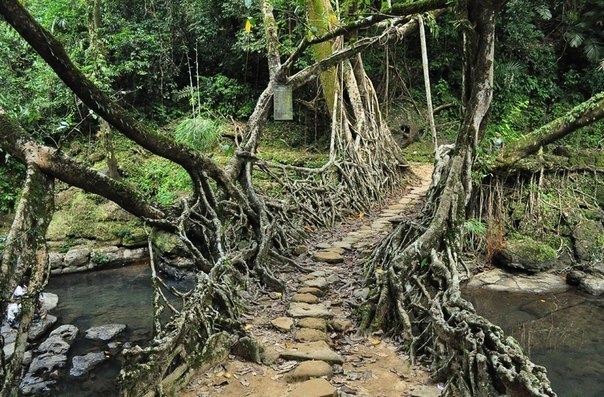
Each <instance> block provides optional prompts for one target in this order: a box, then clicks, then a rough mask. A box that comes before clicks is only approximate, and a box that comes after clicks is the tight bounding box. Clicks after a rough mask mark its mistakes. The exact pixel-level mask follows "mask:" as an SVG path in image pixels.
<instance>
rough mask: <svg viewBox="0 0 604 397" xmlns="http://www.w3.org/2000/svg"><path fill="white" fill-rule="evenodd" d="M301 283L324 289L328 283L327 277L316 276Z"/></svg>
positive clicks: (305, 285)
mask: <svg viewBox="0 0 604 397" xmlns="http://www.w3.org/2000/svg"><path fill="white" fill-rule="evenodd" d="M302 285H303V286H304V287H315V288H319V289H325V288H326V287H327V286H328V285H329V283H328V282H327V279H326V278H325V277H317V278H311V279H310V280H305V281H303V282H302Z"/></svg>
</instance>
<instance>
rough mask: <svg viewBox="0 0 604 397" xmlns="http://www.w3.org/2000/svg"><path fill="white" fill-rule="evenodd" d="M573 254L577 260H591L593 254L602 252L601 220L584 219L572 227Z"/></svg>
mask: <svg viewBox="0 0 604 397" xmlns="http://www.w3.org/2000/svg"><path fill="white" fill-rule="evenodd" d="M572 233H573V242H574V249H575V255H576V257H577V259H578V260H579V261H586V262H588V261H591V260H592V259H593V258H594V256H596V255H598V254H601V253H604V246H603V245H602V241H604V226H602V223H601V222H596V221H594V220H591V219H585V220H582V221H581V222H578V223H577V224H576V225H575V226H574V228H573V231H572Z"/></svg>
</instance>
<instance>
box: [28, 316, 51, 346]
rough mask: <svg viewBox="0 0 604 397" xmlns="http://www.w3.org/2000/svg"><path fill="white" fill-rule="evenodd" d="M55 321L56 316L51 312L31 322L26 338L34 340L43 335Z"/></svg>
mask: <svg viewBox="0 0 604 397" xmlns="http://www.w3.org/2000/svg"><path fill="white" fill-rule="evenodd" d="M56 322H57V318H56V317H55V316H53V315H51V314H47V315H46V317H45V318H41V319H40V320H38V321H34V322H33V323H31V327H29V333H28V334H27V339H28V340H30V341H34V340H36V339H38V338H39V337H41V336H42V335H44V334H45V333H46V331H48V330H49V329H50V328H52V326H53V325H54V324H55V323H56Z"/></svg>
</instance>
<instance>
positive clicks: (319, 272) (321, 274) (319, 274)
mask: <svg viewBox="0 0 604 397" xmlns="http://www.w3.org/2000/svg"><path fill="white" fill-rule="evenodd" d="M309 276H312V277H325V272H324V271H323V270H315V271H314V272H312V273H310V274H309Z"/></svg>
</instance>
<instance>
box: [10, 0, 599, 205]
mask: <svg viewBox="0 0 604 397" xmlns="http://www.w3.org/2000/svg"><path fill="white" fill-rule="evenodd" d="M273 3H274V4H273V6H274V8H275V10H274V13H275V15H276V19H277V23H278V24H279V29H280V34H281V44H282V46H283V47H284V48H281V52H282V53H288V52H291V51H292V50H293V48H294V46H295V45H296V44H297V43H296V41H295V40H296V38H297V37H300V35H302V34H304V33H303V32H304V31H305V29H307V27H306V26H305V22H304V20H305V19H304V13H303V11H302V9H303V7H301V6H300V5H298V4H297V3H296V2H295V1H276V2H273ZM249 5H250V4H249V2H247V4H246V2H244V1H228V2H219V1H213V0H211V1H204V2H198V1H185V2H173V1H144V2H134V3H132V2H128V3H124V2H120V1H111V0H104V1H103V0H94V1H92V0H91V1H28V2H27V7H28V9H29V10H30V12H31V13H32V14H33V15H34V16H35V17H36V18H37V19H38V20H39V21H40V23H41V24H42V25H43V26H45V27H47V28H48V29H49V30H50V31H51V32H52V33H53V34H54V35H55V36H56V37H57V38H58V39H59V40H60V41H61V42H62V43H63V44H64V45H65V47H66V49H67V51H68V53H69V55H70V56H71V58H72V59H73V60H74V61H75V62H76V63H77V64H78V65H79V66H80V67H81V69H82V70H83V71H84V73H86V74H87V75H88V76H89V77H90V78H91V79H92V80H93V81H94V82H95V83H96V84H98V85H99V86H100V87H102V88H103V89H104V90H106V92H109V93H110V94H111V95H112V97H113V98H115V99H116V100H117V101H118V102H119V103H120V104H121V105H122V106H124V107H126V108H128V109H129V110H130V111H132V112H135V113H136V114H138V117H139V118H140V119H143V120H145V121H146V122H148V123H150V124H152V125H154V126H155V127H157V128H163V129H164V131H165V133H166V134H172V135H174V136H175V137H176V138H177V139H179V140H180V141H183V142H186V143H187V144H190V145H193V146H194V147H196V148H201V149H206V150H210V149H214V150H217V155H220V154H221V152H222V153H225V154H229V153H230V152H231V151H232V143H230V141H229V140H226V141H221V142H219V141H220V140H219V139H218V138H219V136H220V134H226V135H231V136H232V135H233V134H234V133H235V132H236V129H237V123H238V122H239V121H244V120H246V118H247V117H248V116H249V115H250V114H251V112H252V110H253V107H254V104H255V102H256V98H257V97H258V95H259V94H260V92H261V91H262V90H263V89H264V87H266V84H267V82H268V80H269V74H268V67H267V63H266V60H265V57H266V55H265V48H266V45H265V44H266V43H265V39H264V34H263V31H262V28H261V27H260V26H259V24H260V21H261V20H262V18H261V16H260V15H258V14H256V13H255V11H254V10H255V8H253V7H248V6H249ZM374 11H375V9H374V8H372V6H371V5H368V6H365V8H363V9H362V10H361V12H365V13H366V14H370V13H372V12H374ZM603 15H604V5H603V4H602V3H601V2H599V1H595V0H587V1H573V2H566V1H564V2H559V1H537V2H534V1H522V0H519V1H509V2H507V5H506V6H505V9H504V10H503V12H502V13H501V15H500V16H499V18H498V24H497V38H498V40H497V42H496V62H495V85H494V87H495V88H494V101H493V103H494V106H493V107H492V110H491V115H490V126H489V130H488V132H487V139H486V140H485V142H493V141H494V140H498V139H501V141H502V142H503V144H505V142H507V141H513V140H515V139H517V138H518V137H520V136H522V135H523V134H524V133H525V132H528V131H531V130H533V129H535V128H536V127H538V126H540V125H543V124H545V123H546V122H548V121H550V120H552V119H554V118H556V117H558V116H560V115H562V114H563V113H564V112H565V111H566V110H568V109H569V108H571V107H572V106H574V105H576V104H577V103H580V102H583V101H585V100H586V99H587V98H589V97H591V96H592V95H594V94H595V93H597V92H600V91H602V90H603V89H604V70H603V69H604V65H603V64H602V62H603V59H604V33H603V32H604V27H603V26H602V23H603V22H602V21H603V20H604V18H602V16H603ZM454 18H455V17H454V16H453V15H452V14H449V15H448V16H445V17H443V18H441V19H439V20H438V21H434V20H433V21H427V22H428V27H429V34H428V52H429V57H430V79H431V82H432V97H433V102H434V106H435V108H437V109H438V107H439V106H442V109H443V110H441V111H438V112H437V113H436V118H437V120H436V123H437V131H438V135H439V137H440V139H442V140H444V141H447V139H452V138H453V137H454V135H455V133H456V131H457V127H458V120H459V114H460V106H459V98H460V90H461V52H460V51H459V31H460V29H459V26H458V25H457V24H458V21H455V19H454ZM368 33H370V32H368ZM288 47H289V48H288ZM307 52H308V54H306V56H305V57H303V58H302V59H301V60H299V61H298V62H299V65H296V66H297V67H302V66H305V62H306V63H312V54H311V53H310V50H307ZM0 53H1V56H0V59H2V60H3V61H2V62H0V84H1V86H2V92H0V106H2V107H3V108H4V109H5V110H6V111H7V112H8V113H9V114H10V115H11V116H12V117H13V118H14V119H16V120H17V121H18V122H19V123H20V124H21V125H22V126H23V127H24V128H25V129H26V130H27V131H29V132H30V133H32V134H34V135H35V136H36V137H37V139H39V140H41V141H44V142H45V143H47V144H50V145H52V146H57V147H61V148H64V149H65V150H67V149H68V148H70V147H71V145H73V142H78V141H80V142H96V141H98V142H101V143H103V142H104V144H105V145H112V142H111V140H108V139H105V138H106V135H107V134H108V132H107V131H106V130H105V129H104V127H103V125H102V123H101V122H100V120H99V118H98V117H97V116H96V115H95V114H94V113H93V112H91V111H89V109H88V108H87V107H86V106H85V105H83V104H82V103H81V102H80V101H79V100H78V99H77V98H76V97H75V96H74V95H73V94H72V93H71V91H70V90H69V89H67V88H66V87H65V86H64V84H63V83H62V82H60V80H59V79H58V77H57V76H56V75H55V74H54V73H53V72H52V71H51V70H50V68H49V67H48V66H47V65H46V63H45V62H44V61H42V60H41V59H40V58H39V57H38V56H37V55H35V54H34V53H33V50H32V49H31V48H30V47H29V46H28V45H27V44H26V43H25V42H24V41H23V40H22V39H21V38H20V37H19V36H18V34H17V33H15V32H14V30H12V28H10V27H9V26H8V25H7V24H2V25H0ZM363 56H364V62H365V69H366V71H367V73H368V75H369V76H370V77H371V79H372V80H373V82H374V84H375V86H376V90H377V92H378V95H379V98H380V100H381V101H382V103H383V112H384V113H385V114H386V115H387V119H388V120H389V123H390V128H391V130H392V131H393V132H394V133H395V134H396V133H400V134H402V133H403V132H405V133H411V134H412V135H414V137H416V136H419V137H426V138H428V136H429V128H428V125H427V117H426V110H425V94H424V88H423V77H422V70H421V56H420V46H419V35H418V33H417V32H416V33H414V34H413V35H412V36H410V37H408V38H407V39H406V40H403V41H400V42H398V43H395V44H391V45H389V46H387V47H379V48H375V49H371V50H369V51H367V52H366V53H364V54H363ZM294 99H295V101H294V121H293V122H281V123H275V124H274V125H273V126H272V127H271V128H270V131H271V133H270V134H269V135H268V136H267V138H265V139H269V140H272V141H273V142H278V143H280V144H282V145H284V146H291V147H299V148H305V149H307V150H308V151H311V152H312V151H315V152H321V151H325V149H326V147H327V145H328V136H329V133H328V131H329V115H328V113H327V111H326V106H325V103H324V101H323V99H322V96H321V95H320V94H319V92H318V87H317V85H312V84H311V85H308V86H306V87H305V88H303V89H301V90H297V91H296V93H295V98H294ZM563 143H568V144H572V145H576V146H581V147H588V148H598V147H599V148H602V147H603V146H604V138H603V137H602V134H601V125H600V124H594V125H592V126H589V127H587V128H585V129H584V130H583V131H582V133H580V134H574V135H572V136H570V137H568V138H566V142H563ZM117 145H118V146H119V141H118V142H117ZM76 146H77V145H76ZM107 149H108V150H111V149H112V148H111V146H109V147H107ZM484 150H485V153H487V152H488V151H489V148H487V147H485V148H484ZM411 156H413V155H411ZM0 162H1V163H2V165H3V166H2V168H0V211H3V212H7V211H11V210H12V209H13V206H14V204H15V200H16V199H17V197H18V191H19V187H20V184H21V183H20V181H21V180H22V178H23V173H24V167H23V166H21V165H19V163H17V162H15V161H13V160H12V159H11V158H9V157H8V156H7V155H6V154H5V153H4V152H0ZM118 167H120V172H122V173H123V174H124V176H126V177H130V178H131V179H132V180H133V181H134V182H136V183H137V184H139V185H142V186H143V187H145V185H148V186H146V189H148V190H157V189H159V190H161V191H164V194H163V195H161V194H160V196H159V197H160V198H163V199H165V200H166V201H167V202H168V201H170V200H172V199H174V197H173V195H172V194H171V193H170V192H173V191H176V190H180V189H183V188H185V187H186V186H179V185H178V184H179V183H181V184H186V183H187V182H186V180H187V178H186V175H184V174H183V175H182V178H176V180H174V179H171V180H169V181H166V180H163V181H162V178H161V175H150V174H153V173H154V172H155V173H166V174H169V172H170V171H168V170H164V169H162V167H161V166H160V165H157V167H155V168H156V169H151V170H148V172H147V173H138V174H137V173H135V172H134V171H133V170H128V169H127V168H128V165H127V164H126V165H124V166H123V167H122V166H120V165H119V164H118ZM177 173H178V171H177ZM165 183H168V184H171V185H168V186H165V185H163V184H165ZM155 193H156V192H155Z"/></svg>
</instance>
